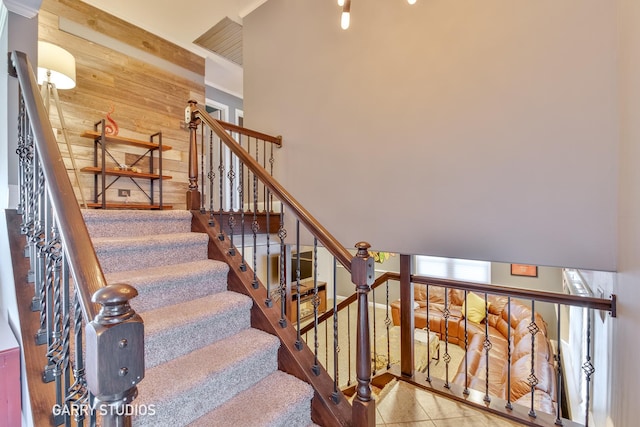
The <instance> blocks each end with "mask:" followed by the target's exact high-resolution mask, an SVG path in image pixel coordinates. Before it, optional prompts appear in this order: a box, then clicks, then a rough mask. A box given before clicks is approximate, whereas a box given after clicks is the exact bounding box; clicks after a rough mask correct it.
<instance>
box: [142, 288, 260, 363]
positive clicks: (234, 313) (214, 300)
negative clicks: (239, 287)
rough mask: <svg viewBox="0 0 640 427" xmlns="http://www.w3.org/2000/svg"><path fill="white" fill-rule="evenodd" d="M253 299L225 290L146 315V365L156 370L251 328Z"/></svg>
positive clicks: (143, 315) (144, 314)
mask: <svg viewBox="0 0 640 427" xmlns="http://www.w3.org/2000/svg"><path fill="white" fill-rule="evenodd" d="M252 304H253V300H251V298H249V297H247V296H246V295H242V294H239V293H236V292H230V291H224V292H220V293H217V294H213V295H209V296H206V297H202V298H198V299H196V300H191V301H186V302H183V303H180V304H174V305H170V306H166V307H161V308H158V309H156V310H151V311H148V312H146V313H143V314H142V319H143V320H144V332H145V343H144V353H145V366H147V367H153V366H156V365H158V364H160V363H164V362H166V361H169V360H171V359H173V358H175V357H179V356H182V355H184V354H186V353H189V352H191V351H194V350H197V349H199V348H202V347H204V346H206V345H209V344H211V343H212V342H215V341H218V340H221V339H224V338H227V337H229V336H231V335H233V334H235V333H237V332H240V331H242V330H244V329H247V328H249V327H250V325H251V315H250V309H251V306H252Z"/></svg>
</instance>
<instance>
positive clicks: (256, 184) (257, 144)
mask: <svg viewBox="0 0 640 427" xmlns="http://www.w3.org/2000/svg"><path fill="white" fill-rule="evenodd" d="M253 139H254V140H255V141H256V162H257V163H260V145H259V143H258V142H259V141H258V138H253ZM254 184H255V186H256V188H255V189H254V191H255V192H256V194H260V181H258V180H257V179H256V180H255V181H254ZM263 185H264V184H263ZM256 199H258V200H259V198H258V196H256ZM263 208H264V207H263ZM255 209H256V210H257V209H258V207H257V206H256V207H255Z"/></svg>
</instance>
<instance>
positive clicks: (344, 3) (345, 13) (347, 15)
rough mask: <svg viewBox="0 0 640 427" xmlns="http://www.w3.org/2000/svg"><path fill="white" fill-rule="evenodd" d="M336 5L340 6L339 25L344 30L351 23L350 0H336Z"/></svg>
mask: <svg viewBox="0 0 640 427" xmlns="http://www.w3.org/2000/svg"><path fill="white" fill-rule="evenodd" d="M407 3H409V4H416V0H407ZM338 6H340V7H342V16H341V17H340V26H341V27H342V29H343V30H346V29H347V28H349V24H350V23H351V0H338Z"/></svg>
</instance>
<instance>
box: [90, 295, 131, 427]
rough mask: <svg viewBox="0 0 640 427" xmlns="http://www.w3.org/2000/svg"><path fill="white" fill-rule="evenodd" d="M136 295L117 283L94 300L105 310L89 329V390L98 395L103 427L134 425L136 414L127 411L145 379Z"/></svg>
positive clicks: (98, 409) (96, 406)
mask: <svg viewBox="0 0 640 427" xmlns="http://www.w3.org/2000/svg"><path fill="white" fill-rule="evenodd" d="M136 295H138V291H136V289H135V288H134V287H132V286H129V285H125V284H115V285H109V286H106V287H104V288H101V289H100V290H98V291H96V293H95V294H93V297H92V298H91V301H93V302H94V303H98V304H100V305H102V308H101V310H100V313H98V315H97V316H96V318H95V319H94V320H93V321H92V322H91V323H89V324H88V325H87V327H86V336H87V358H86V362H87V363H86V373H87V387H88V388H89V390H90V391H91V393H92V394H93V395H94V396H95V399H96V405H95V408H96V411H97V414H98V415H100V416H102V426H103V427H130V426H131V416H130V415H131V414H132V413H134V411H132V410H127V408H128V407H129V406H130V404H131V402H132V401H133V400H134V399H135V398H136V396H137V395H138V387H137V384H138V383H139V382H140V381H141V380H142V378H144V324H143V322H142V318H141V317H140V316H138V315H137V314H136V312H135V311H134V310H133V309H132V308H131V306H130V305H129V300H130V299H131V298H133V297H135V296H136Z"/></svg>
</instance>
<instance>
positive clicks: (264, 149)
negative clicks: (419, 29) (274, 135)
mask: <svg viewBox="0 0 640 427" xmlns="http://www.w3.org/2000/svg"><path fill="white" fill-rule="evenodd" d="M256 141H257V139H256ZM262 167H263V168H264V169H265V170H267V141H265V140H264V139H263V140H262ZM268 194H269V193H268V191H267V186H266V185H264V184H263V185H262V196H263V197H264V200H263V203H264V209H265V210H267V209H269V208H268V205H267V197H269V196H268Z"/></svg>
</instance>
